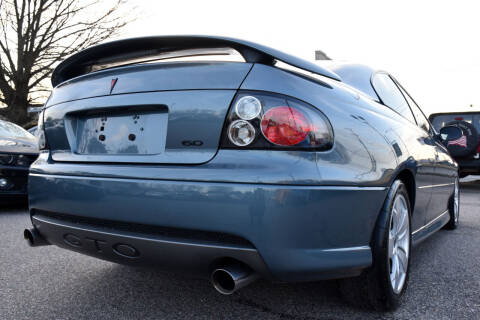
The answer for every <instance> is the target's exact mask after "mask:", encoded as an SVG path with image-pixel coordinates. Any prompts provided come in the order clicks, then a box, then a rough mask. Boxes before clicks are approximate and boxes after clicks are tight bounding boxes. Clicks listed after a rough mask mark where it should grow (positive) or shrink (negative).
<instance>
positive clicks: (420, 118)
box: [397, 82, 430, 132]
mask: <svg viewBox="0 0 480 320" xmlns="http://www.w3.org/2000/svg"><path fill="white" fill-rule="evenodd" d="M397 84H398V88H399V89H400V91H402V94H403V95H404V97H405V99H407V102H408V104H409V105H410V109H412V112H413V115H414V117H415V120H417V125H418V126H419V127H420V128H422V129H423V130H425V131H427V132H430V122H428V119H427V117H425V114H423V112H422V110H421V109H420V107H419V106H418V105H417V103H416V102H415V101H414V100H413V99H412V97H410V94H408V92H407V91H406V90H405V89H404V88H403V87H402V85H401V84H399V83H398V82H397Z"/></svg>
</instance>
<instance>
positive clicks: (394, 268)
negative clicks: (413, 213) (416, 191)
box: [388, 194, 410, 294]
mask: <svg viewBox="0 0 480 320" xmlns="http://www.w3.org/2000/svg"><path fill="white" fill-rule="evenodd" d="M409 256H410V216H409V212H408V205H407V200H406V199H405V197H404V196H403V195H401V194H398V195H397V196H396V197H395V201H394V203H393V206H392V214H391V218H390V230H389V237H388V258H389V265H390V284H391V285H392V289H393V292H395V293H396V294H399V293H400V292H401V291H402V289H403V286H404V284H405V280H406V278H407V268H408V259H409Z"/></svg>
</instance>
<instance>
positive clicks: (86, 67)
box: [52, 36, 341, 87]
mask: <svg viewBox="0 0 480 320" xmlns="http://www.w3.org/2000/svg"><path fill="white" fill-rule="evenodd" d="M222 47H228V48H231V49H234V50H236V51H238V53H240V55H242V56H243V58H244V59H245V61H246V62H249V63H262V64H267V65H274V64H275V61H276V60H278V61H281V62H284V63H286V64H289V65H291V66H294V67H297V68H299V69H303V70H305V71H309V72H312V73H315V74H318V75H322V76H325V77H328V78H331V79H335V80H338V81H341V78H340V77H339V76H338V75H337V74H335V73H334V72H332V71H330V70H328V69H325V68H323V67H321V66H319V65H316V64H314V63H312V62H309V61H306V60H303V59H300V58H297V57H295V56H292V55H289V54H287V53H283V52H281V51H278V50H276V49H272V48H269V47H266V46H263V45H261V44H257V43H253V42H250V41H244V40H239V39H233V38H225V37H215V36H152V37H143V38H131V39H125V40H118V41H112V42H107V43H103V44H99V45H96V46H93V47H90V48H87V49H85V50H83V51H80V52H79V53H76V54H74V55H72V56H70V57H68V58H67V59H65V60H64V61H63V62H62V63H60V64H59V65H58V66H57V67H56V68H55V70H54V71H53V74H52V85H53V86H54V87H55V86H57V85H58V84H60V83H62V82H64V81H67V80H69V79H72V78H74V77H78V76H80V75H83V74H87V73H90V72H92V71H94V69H93V68H92V67H93V66H94V65H97V64H99V63H102V64H104V65H105V64H108V62H118V61H121V60H132V59H139V58H142V57H151V56H155V55H161V54H164V53H168V52H173V51H180V50H194V49H208V48H222Z"/></svg>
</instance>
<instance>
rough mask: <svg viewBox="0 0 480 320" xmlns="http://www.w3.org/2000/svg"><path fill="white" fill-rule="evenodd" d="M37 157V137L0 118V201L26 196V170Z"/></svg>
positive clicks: (3, 202) (21, 198) (5, 201)
mask: <svg viewBox="0 0 480 320" xmlns="http://www.w3.org/2000/svg"><path fill="white" fill-rule="evenodd" d="M37 157H38V143H37V139H36V138H35V137H34V136H33V135H31V134H30V133H28V132H27V131H26V130H24V129H23V128H22V127H19V126H17V125H16V124H14V123H11V122H7V121H3V120H0V203H2V204H5V203H10V202H13V201H18V200H23V199H25V198H26V196H27V182H28V170H29V167H30V164H31V163H32V162H33V161H35V159H36V158H37Z"/></svg>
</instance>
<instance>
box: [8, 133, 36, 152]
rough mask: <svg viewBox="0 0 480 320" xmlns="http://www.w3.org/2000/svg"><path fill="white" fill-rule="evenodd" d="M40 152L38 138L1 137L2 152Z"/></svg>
mask: <svg viewBox="0 0 480 320" xmlns="http://www.w3.org/2000/svg"><path fill="white" fill-rule="evenodd" d="M2 152H5V153H27V154H35V153H38V143H37V138H35V137H33V136H32V138H6V137H0V153H2Z"/></svg>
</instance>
